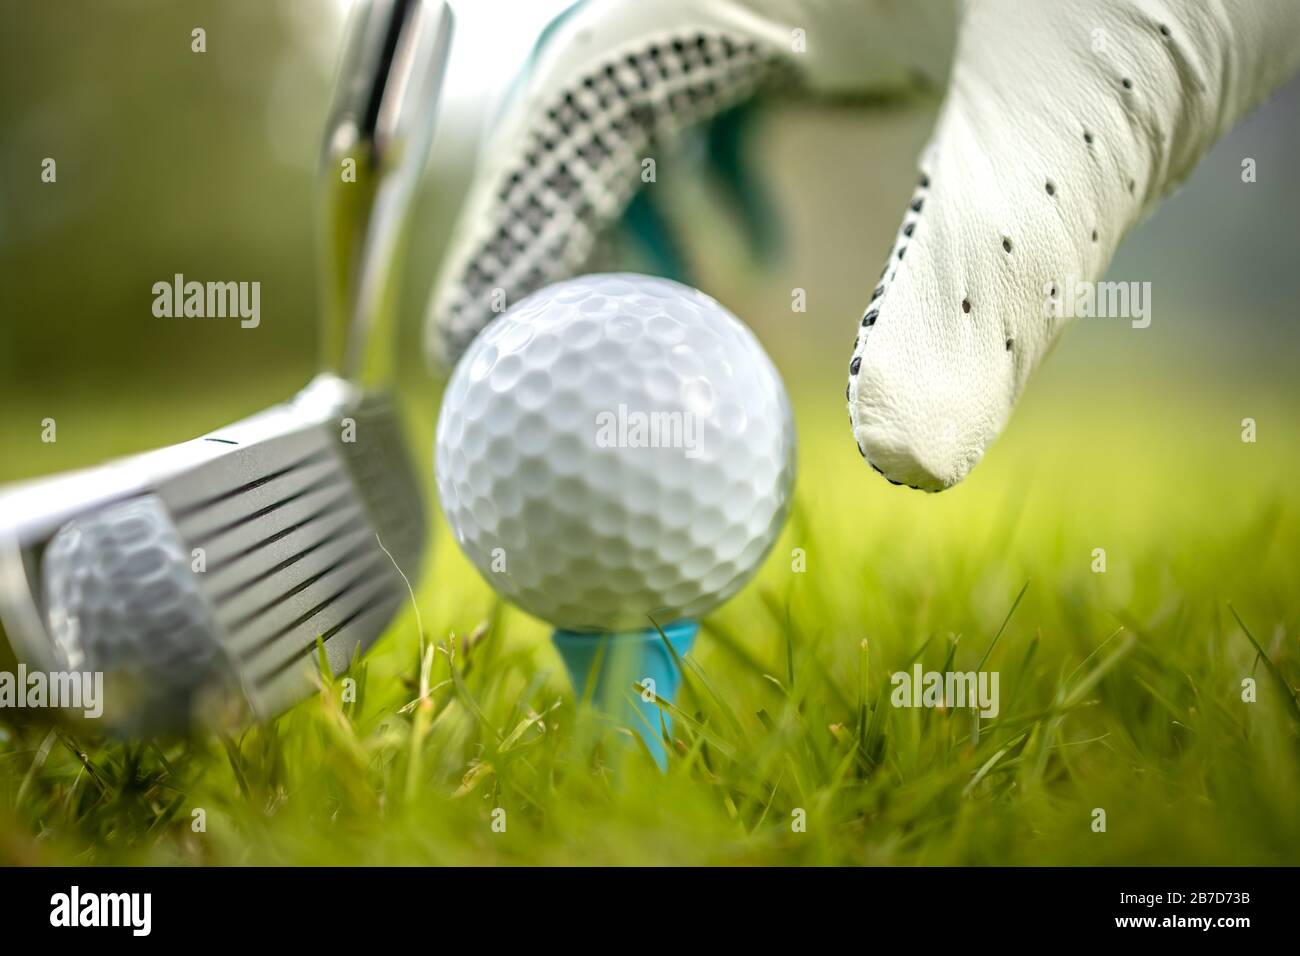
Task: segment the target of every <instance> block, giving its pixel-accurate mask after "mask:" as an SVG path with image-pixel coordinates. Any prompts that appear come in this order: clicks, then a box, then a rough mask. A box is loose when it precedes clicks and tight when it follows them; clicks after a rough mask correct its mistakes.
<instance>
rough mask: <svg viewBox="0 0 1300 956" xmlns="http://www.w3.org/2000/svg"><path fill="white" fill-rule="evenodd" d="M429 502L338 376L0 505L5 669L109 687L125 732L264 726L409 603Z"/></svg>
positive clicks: (368, 403) (373, 417)
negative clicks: (232, 719) (219, 724)
mask: <svg viewBox="0 0 1300 956" xmlns="http://www.w3.org/2000/svg"><path fill="white" fill-rule="evenodd" d="M424 527H425V522H424V507H423V501H422V496H421V494H420V487H419V482H418V479H417V478H416V476H415V472H414V470H413V469H412V466H411V462H410V461H409V459H407V458H406V455H405V446H404V443H403V441H402V435H401V430H400V423H399V421H398V419H397V416H396V414H395V411H394V409H393V408H392V406H391V404H389V403H388V402H387V401H386V400H384V399H383V398H382V397H379V396H377V395H375V394H373V393H363V392H360V391H359V390H357V389H356V388H355V387H354V386H352V385H350V384H349V383H347V382H344V381H342V380H340V379H337V378H334V377H332V376H327V375H323V376H321V377H319V378H317V379H316V380H315V381H313V382H312V383H311V385H309V386H308V387H307V388H306V389H304V390H303V392H301V393H300V394H299V395H298V396H296V397H295V398H294V399H293V400H292V401H290V402H288V403H286V404H285V405H282V406H277V407H275V408H271V409H268V410H267V411H265V412H262V413H259V414H258V415H255V416H253V417H251V418H248V419H245V420H244V421H241V422H238V423H236V424H233V425H230V426H228V427H226V428H223V429H220V430H218V431H215V432H213V433H211V434H209V435H205V436H204V437H202V438H198V439H195V440H193V441H189V442H184V443H182V444H180V445H175V446H172V447H170V448H166V449H162V450H160V451H156V452H149V453H146V454H143V455H139V456H136V457H133V458H128V459H124V460H121V461H118V462H113V463H109V464H106V465H102V466H99V467H97V468H92V469H87V470H85V471H80V472H74V473H71V474H67V475H63V476H59V477H56V478H49V479H43V480H38V481H33V482H29V483H26V484H22V485H17V486H14V487H13V488H11V489H10V490H8V491H6V492H4V493H3V495H0V620H2V621H3V623H4V627H5V630H6V633H7V634H8V636H9V639H10V641H11V644H12V646H13V648H14V650H15V651H16V653H17V654H18V655H19V657H20V658H21V659H22V660H23V661H24V662H26V663H27V665H28V666H29V667H31V668H40V669H42V670H45V671H49V672H65V671H82V672H100V673H103V674H104V675H105V679H106V681H107V686H106V693H105V697H106V701H105V704H106V712H105V717H106V718H107V720H108V723H109V725H110V726H112V727H113V728H114V729H115V730H118V731H120V732H126V733H142V732H155V731H170V730H179V729H182V728H184V727H187V726H191V725H193V724H195V723H196V722H206V721H208V720H210V719H213V718H214V717H216V716H217V715H216V714H215V713H213V711H216V710H222V711H225V710H229V709H231V708H232V706H233V707H237V708H238V709H239V710H244V709H245V706H244V705H246V709H247V710H251V712H252V714H253V715H255V716H257V717H267V716H271V715H274V714H275V713H277V712H279V711H280V710H282V709H284V708H285V707H287V706H288V705H289V704H291V703H293V702H294V701H295V700H297V699H298V698H300V697H302V696H303V695H304V694H306V693H309V692H310V691H311V690H312V689H313V688H314V687H315V686H317V677H318V675H319V672H320V669H321V664H322V661H321V657H320V656H318V655H317V648H318V647H319V648H320V649H321V651H322V653H323V660H324V663H325V665H326V666H327V667H328V669H329V670H330V671H331V672H333V673H335V674H338V673H340V672H342V671H343V670H344V669H345V668H347V667H348V665H349V664H350V663H351V662H352V660H353V659H354V656H355V655H356V654H358V653H359V652H361V651H364V650H365V649H366V648H368V647H369V646H370V645H371V644H372V643H373V642H374V641H375V639H376V638H377V637H378V636H379V635H380V634H381V633H382V632H383V631H384V629H385V628H386V627H387V626H388V624H389V623H390V622H391V621H392V619H393V617H394V615H395V614H396V613H397V611H398V610H399V609H400V607H401V605H402V603H403V602H404V601H406V600H408V590H407V587H408V586H407V583H406V580H405V579H404V575H405V576H414V574H415V573H416V570H417V568H418V565H419V562H420V557H421V553H422V551H423V546H424V535H425V531H424Z"/></svg>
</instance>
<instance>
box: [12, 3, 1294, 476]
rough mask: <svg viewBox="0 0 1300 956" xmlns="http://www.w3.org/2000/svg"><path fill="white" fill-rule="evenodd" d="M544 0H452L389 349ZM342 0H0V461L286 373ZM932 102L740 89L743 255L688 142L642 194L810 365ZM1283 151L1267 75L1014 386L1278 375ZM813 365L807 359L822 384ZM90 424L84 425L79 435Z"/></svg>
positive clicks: (833, 356) (1284, 373)
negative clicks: (183, 312)
mask: <svg viewBox="0 0 1300 956" xmlns="http://www.w3.org/2000/svg"><path fill="white" fill-rule="evenodd" d="M555 5H556V4H555V3H546V2H543V3H513V2H510V0H478V2H476V3H474V4H462V5H461V6H462V7H463V8H465V9H464V10H463V11H462V14H461V18H460V19H461V24H460V26H461V31H460V32H461V36H460V38H459V39H460V41H461V43H462V49H463V52H462V53H461V55H460V58H459V59H457V60H454V61H453V65H452V76H451V78H450V79H449V99H448V103H447V106H446V110H445V113H444V116H443V119H442V121H441V122H440V127H439V131H438V139H437V142H436V143H435V148H434V154H433V157H432V159H431V161H430V164H429V168H428V174H427V176H426V177H425V181H424V184H423V188H422V190H421V193H420V196H419V199H418V204H417V209H416V215H415V223H414V227H413V230H412V236H411V247H410V255H409V257H408V262H407V265H408V268H407V271H406V274H405V278H404V281H403V284H402V289H401V296H400V309H401V317H402V322H403V329H404V335H405V339H404V343H403V344H404V346H405V347H404V348H403V349H402V354H403V355H404V356H406V357H407V358H408V359H409V360H410V361H409V363H408V364H409V367H410V369H412V370H418V369H419V366H420V356H419V346H418V333H419V328H418V326H419V324H420V320H421V318H422V313H423V308H424V303H425V298H426V296H427V293H428V289H429V285H430V283H431V282H432V279H433V276H434V273H435V268H436V265H437V260H438V254H439V252H440V250H441V247H442V243H443V242H444V240H445V238H446V231H447V229H448V228H449V227H450V223H451V218H452V216H453V214H454V211H455V207H456V202H457V201H458V199H459V197H460V196H461V195H462V193H463V188H464V183H465V181H466V178H467V176H468V174H469V170H470V166H471V164H472V162H473V155H474V146H475V142H476V139H475V137H476V135H477V132H478V124H479V123H480V122H481V118H482V114H483V113H484V112H485V110H483V109H481V108H480V106H481V104H482V103H483V102H491V97H492V95H493V94H494V93H495V92H499V91H500V89H501V88H502V87H503V85H504V84H505V83H506V82H507V81H508V79H509V77H510V76H511V74H512V70H513V69H515V68H516V67H517V65H518V63H519V62H520V59H521V57H520V54H519V51H520V49H521V48H522V47H524V46H526V45H527V43H529V42H530V41H531V39H532V36H533V34H534V32H535V29H536V26H537V24H538V23H539V22H540V20H541V18H542V16H543V15H544V14H545V12H546V10H547V8H548V7H549V8H553V7H554V6H555ZM345 8H346V3H345V2H341V0H295V2H269V3H268V2H262V0H231V2H222V3H203V2H195V3H186V4H183V5H181V4H175V3H169V2H165V0H133V2H125V0H121V2H102V0H97V2H91V0H83V2H76V0H73V2H68V3H62V4H59V5H57V6H49V7H36V6H31V5H27V4H18V3H5V4H3V5H0V25H2V27H3V28H2V29H0V62H3V63H4V64H5V80H4V86H3V90H4V97H3V100H0V171H2V175H3V182H4V189H3V191H0V203H2V205H0V297H2V298H0V316H2V319H0V336H2V337H0V405H2V406H3V407H4V409H5V410H6V412H5V414H4V416H3V418H4V421H3V422H0V436H2V437H3V440H4V445H3V446H2V447H3V453H2V454H0V479H4V478H14V477H19V476H30V475H36V474H41V473H44V472H46V471H48V470H50V469H52V468H57V467H63V466H66V465H69V464H77V463H85V462H88V461H92V460H94V458H93V455H92V453H91V448H90V447H89V446H87V445H84V444H81V443H79V441H78V437H77V436H78V429H77V427H76V425H75V422H76V415H77V414H78V412H79V410H80V409H83V408H93V409H98V410H102V409H103V408H104V406H105V405H106V404H107V403H116V402H127V403H128V404H127V405H123V406H122V407H123V408H124V409H126V408H134V409H135V410H134V411H132V413H131V416H130V420H128V418H127V417H126V416H124V417H123V421H122V426H123V427H122V429H121V431H120V433H118V434H115V435H114V436H113V437H112V439H111V440H110V441H108V442H107V444H109V445H110V446H111V447H120V450H121V451H122V452H126V451H131V450H136V449H138V448H142V447H146V446H147V445H148V444H149V443H150V442H151V441H153V440H154V438H155V436H156V435H157V434H158V432H159V429H151V428H149V427H147V426H146V425H144V424H143V423H141V422H139V421H138V419H137V418H136V416H138V415H141V414H143V415H147V414H149V408H150V407H151V406H153V405H157V407H159V408H163V407H164V406H165V410H166V421H165V422H159V426H160V430H161V433H162V434H163V437H164V438H165V439H169V440H179V439H183V438H186V437H190V436H191V435H192V434H195V433H198V432H201V431H203V430H205V429H207V428H210V427H214V426H216V425H218V424H220V423H222V422H224V421H226V420H228V419H229V418H231V417H233V416H237V415H240V414H243V413H246V412H251V411H253V410H255V409H257V408H259V407H261V406H262V405H264V404H266V403H268V402H269V401H273V400H276V399H277V398H280V397H283V396H284V395H286V394H287V392H288V391H289V390H291V389H292V388H294V387H296V386H297V384H298V383H300V382H302V381H305V379H306V378H307V377H308V376H309V374H310V373H311V371H312V369H313V362H314V359H315V354H316V351H315V344H316V330H315V323H316V317H317V313H318V309H319V304H320V294H319V291H320V290H319V273H318V267H317V259H316V255H317V251H318V250H317V246H316V233H315V217H316V205H315V202H316V192H315V165H316V157H317V153H318V148H319V138H320V134H321V128H322V125H323V122H324V115H325V110H326V107H327V103H328V97H329V93H330V84H331V78H332V71H333V68H334V57H335V55H336V53H337V50H338V46H339V40H340V30H341V25H342V18H343V13H344V9H345ZM500 10H507V11H509V13H510V15H509V16H503V15H501V14H500V13H499V12H498V11H500ZM69 23H75V24H76V28H75V29H70V28H69ZM196 25H202V26H203V27H204V28H205V29H206V30H207V43H208V49H207V52H206V53H204V54H196V53H192V52H191V51H190V30H191V29H192V28H193V27H194V26H196ZM464 51H467V52H464ZM932 119H933V111H932V108H931V107H924V106H923V107H919V108H910V107H908V108H904V107H901V106H900V107H895V108H889V107H885V108H882V109H880V110H877V111H875V112H872V113H861V112H846V111H840V110H836V109H830V108H826V109H800V110H794V109H791V108H788V107H780V108H777V109H774V110H772V111H769V112H768V113H767V114H765V116H764V119H763V122H762V125H761V129H760V132H759V134H758V139H759V142H761V143H762V148H761V149H760V150H757V151H756V152H755V154H754V160H755V163H756V164H757V165H758V167H759V168H760V169H761V170H762V172H763V174H764V177H765V179H766V180H767V181H768V182H769V183H770V184H771V186H772V188H773V190H774V195H775V197H776V200H777V203H778V208H779V211H780V214H781V225H782V235H783V236H784V238H785V241H786V243H787V249H788V251H789V253H790V254H789V255H788V257H787V258H786V259H784V260H783V261H782V262H781V263H779V265H778V266H777V267H775V268H765V269H763V270H761V271H758V270H755V269H754V268H753V267H752V265H751V264H750V263H749V261H748V259H747V258H746V256H745V252H744V249H743V247H742V245H741V242H740V237H739V234H738V232H737V231H736V230H734V229H733V228H731V223H730V221H729V217H728V215H727V211H726V210H725V209H723V208H719V207H716V206H711V205H710V204H709V196H708V192H707V189H706V187H705V186H704V185H703V184H702V183H701V181H700V179H699V178H698V177H697V176H695V175H694V174H693V171H692V166H691V162H690V160H689V157H686V158H681V159H677V160H674V159H671V158H669V157H665V158H663V159H662V162H663V165H662V166H661V175H660V183H659V184H658V186H659V193H658V195H660V196H661V197H667V198H668V201H669V205H670V206H672V207H675V208H677V209H683V210H692V212H690V213H683V214H682V221H683V228H684V234H685V236H686V238H687V240H688V245H689V247H690V248H691V249H692V251H693V253H694V254H695V256H696V259H697V261H698V262H699V263H700V271H699V273H698V275H697V276H696V277H695V278H696V280H697V282H698V283H699V284H700V285H702V286H703V287H705V288H706V290H707V291H710V292H712V293H713V294H715V295H716V296H718V297H719V298H721V299H722V300H723V301H724V302H725V303H727V304H728V305H729V306H731V307H732V308H733V309H734V310H735V311H737V313H738V314H740V315H741V316H742V317H744V318H745V319H746V320H747V321H750V322H751V323H752V324H754V325H755V326H756V327H757V328H758V329H759V332H760V334H761V336H762V338H763V340H764V342H765V343H766V344H767V345H768V347H769V350H770V351H771V352H772V353H773V354H774V355H776V356H777V357H778V359H779V360H780V362H781V363H782V365H783V367H784V368H785V369H786V371H787V374H790V375H802V374H804V373H805V370H806V371H807V374H809V375H810V376H812V377H813V378H814V379H819V378H820V376H821V375H822V374H823V373H829V372H831V371H832V370H838V368H839V365H841V364H843V358H844V355H843V353H844V352H845V348H844V343H845V342H846V341H847V340H848V337H849V335H850V332H851V330H852V328H853V327H854V325H855V321H856V319H855V316H857V315H859V314H860V311H861V307H862V305H863V302H864V301H865V293H866V291H867V289H868V287H869V285H870V283H871V280H872V279H873V278H874V276H875V274H876V271H877V269H878V263H879V262H880V261H881V259H882V258H883V256H884V255H885V253H886V252H887V251H888V248H889V245H890V243H891V241H892V239H893V236H894V232H895V229H896V228H897V222H898V219H899V216H900V213H901V211H902V208H903V205H904V202H905V200H906V198H907V196H908V194H909V189H910V185H911V182H912V179H913V176H914V168H915V155H916V153H917V152H918V150H919V148H920V146H921V145H922V144H923V142H924V139H925V136H926V134H927V132H928V129H929V125H930V123H931V122H932ZM810 143H815V144H816V148H811V149H810V148H808V144H810ZM1297 152H1300V83H1294V82H1293V83H1292V84H1291V85H1290V86H1289V87H1288V88H1286V89H1284V90H1283V91H1281V93H1279V94H1278V96H1277V97H1276V98H1275V99H1274V100H1273V101H1272V102H1270V103H1269V104H1268V105H1266V106H1265V107H1264V108H1263V109H1262V110H1260V111H1259V112H1258V113H1256V114H1255V115H1254V116H1252V117H1250V118H1249V119H1247V120H1246V122H1245V123H1243V124H1242V125H1241V126H1240V127H1239V128H1238V129H1237V130H1235V131H1234V132H1233V133H1232V134H1231V135H1230V136H1229V137H1228V138H1227V139H1226V140H1224V141H1223V142H1222V143H1220V144H1219V146H1218V147H1217V148H1216V149H1215V150H1214V151H1213V152H1212V153H1211V155H1210V156H1209V157H1207V158H1206V160H1205V161H1204V162H1203V163H1202V164H1201V166H1200V167H1199V169H1198V170H1197V171H1196V173H1195V174H1194V176H1193V177H1192V179H1191V180H1190V182H1189V183H1188V184H1187V185H1186V186H1185V187H1184V188H1183V190H1182V191H1181V193H1180V194H1179V195H1178V196H1177V200H1176V201H1175V202H1173V203H1171V204H1168V205H1166V206H1165V207H1162V208H1161V209H1160V210H1159V211H1158V212H1157V214H1156V215H1155V217H1154V218H1153V219H1152V220H1151V221H1150V222H1148V223H1147V224H1145V225H1144V226H1142V227H1141V228H1140V229H1139V230H1138V232H1137V233H1136V234H1135V235H1134V236H1132V237H1131V238H1130V239H1129V240H1128V241H1127V242H1126V243H1125V244H1124V245H1123V247H1122V248H1121V250H1120V253H1119V255H1118V257H1117V258H1116V260H1115V262H1114V264H1113V266H1112V268H1111V270H1110V277H1111V278H1115V279H1125V280H1139V281H1150V282H1151V283H1152V285H1153V301H1154V316H1153V322H1152V325H1151V327H1150V328H1149V329H1146V330H1133V329H1130V328H1128V327H1127V326H1126V325H1125V323H1123V322H1107V321H1093V322H1082V323H1079V324H1078V325H1076V327H1075V328H1074V329H1073V330H1072V332H1071V333H1070V334H1069V336H1068V338H1067V341H1066V347H1065V348H1063V349H1061V350H1060V352H1059V354H1058V355H1056V356H1054V357H1053V359H1052V360H1051V361H1050V362H1049V363H1048V364H1047V366H1046V367H1045V369H1044V370H1043V371H1042V372H1041V373H1040V375H1039V376H1038V381H1037V382H1036V383H1035V389H1037V390H1043V389H1045V388H1049V387H1053V386H1055V385H1058V384H1059V385H1062V386H1063V387H1065V385H1064V383H1066V382H1075V381H1077V383H1078V384H1077V386H1075V385H1070V386H1068V388H1069V389H1071V390H1073V391H1074V392H1075V395H1076V397H1078V398H1081V399H1083V400H1084V406H1083V407H1086V400H1087V397H1088V396H1090V395H1094V394H1096V393H1098V392H1104V391H1109V390H1113V389H1114V388H1116V387H1117V386H1119V385H1121V384H1123V383H1126V384H1127V386H1129V387H1131V386H1132V385H1133V384H1134V379H1135V377H1137V378H1140V379H1141V380H1143V381H1146V382H1151V381H1154V380H1155V376H1156V375H1157V374H1158V375H1159V376H1161V378H1160V380H1161V381H1162V382H1163V381H1164V378H1165V377H1168V378H1169V383H1168V384H1169V385H1171V386H1182V385H1186V386H1188V387H1189V388H1192V389H1193V390H1197V389H1198V387H1199V386H1201V385H1203V383H1204V382H1205V381H1206V380H1207V379H1211V378H1212V379H1214V380H1219V381H1222V380H1227V379H1233V380H1240V384H1241V386H1242V387H1243V388H1244V389H1246V390H1245V391H1244V392H1241V393H1240V394H1241V395H1242V396H1243V399H1244V398H1245V396H1248V395H1253V394H1260V393H1261V392H1263V393H1270V394H1273V395H1275V396H1276V395H1278V394H1281V393H1283V392H1285V393H1286V394H1288V395H1290V394H1293V390H1292V389H1293V383H1294V382H1295V381H1296V379H1297V376H1296V375H1295V374H1294V355H1295V349H1296V345H1297V343H1300V322H1297V321H1296V311H1297V306H1296V303H1297V301H1300V295H1298V293H1300V270H1297V268H1296V236H1295V223H1296V222H1297V221H1300V192H1297V190H1296V189H1295V188H1294V183H1293V177H1292V175H1291V172H1292V171H1293V169H1294V157H1295V155H1296V154H1297ZM46 157H52V158H54V159H55V160H56V161H57V163H58V167H57V170H58V182H57V183H56V184H47V183H42V182H41V179H40V172H41V162H42V160H43V159H44V158H46ZM863 157H870V160H869V161H864V160H863ZM1243 157H1251V158H1254V159H1255V160H1256V162H1257V165H1258V181H1257V182H1256V183H1253V184H1244V183H1242V182H1241V178H1240V163H1241V160H1242V158H1243ZM177 272H180V273H183V274H185V275H186V276H187V277H190V278H195V279H199V280H200V281H205V280H209V279H220V280H254V279H256V280H259V281H260V282H261V283H262V315H263V318H262V324H261V326H260V327H259V328H257V329H241V328H240V327H239V325H238V323H236V322H232V321H221V320H182V319H160V318H155V317H154V316H153V315H152V313H151V305H152V298H153V297H152V292H151V287H152V285H153V283H154V282H156V281H159V280H165V279H169V278H170V277H171V276H172V275H173V274H175V273H177ZM795 286H798V287H801V288H805V289H807V290H809V303H810V304H809V311H808V312H807V313H806V314H794V313H791V312H790V311H789V307H788V304H789V296H790V289H791V288H793V287H795ZM836 378H837V374H828V379H829V381H827V383H826V386H825V387H826V388H832V386H833V385H834V380H835V379H836ZM1031 394H1032V393H1031ZM1248 411H1249V409H1247V408H1244V407H1243V410H1242V415H1244V414H1246V413H1247V412H1248ZM1135 414H1140V410H1137V409H1135ZM1224 414H1225V415H1228V416H1229V417H1231V416H1232V415H1236V410H1235V409H1234V410H1229V409H1224ZM46 415H52V416H54V417H55V418H56V419H57V420H59V421H60V422H61V423H63V424H66V425H67V426H68V427H67V428H66V429H64V431H63V434H62V435H61V436H60V442H59V445H58V446H57V447H51V446H44V447H42V446H41V445H40V444H39V442H38V441H37V439H38V438H39V430H38V429H39V424H38V423H39V420H40V419H41V418H43V417H45V416H46ZM32 416H35V420H34V421H33V418H32ZM1237 417H1238V418H1240V417H1241V416H1240V415H1237ZM96 427H98V428H105V427H113V426H111V425H109V424H104V423H102V422H101V423H99V424H97V426H96ZM1012 427H1015V423H1014V421H1013V425H1012ZM1266 433H1267V432H1266ZM101 437H102V436H101ZM845 441H846V442H848V434H847V431H846V432H845ZM104 444H105V442H103V441H96V442H94V446H95V447H94V453H95V454H97V453H98V452H99V449H100V448H101V447H102V446H103V445H104ZM864 477H865V476H864Z"/></svg>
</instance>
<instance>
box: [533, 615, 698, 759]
mask: <svg viewBox="0 0 1300 956" xmlns="http://www.w3.org/2000/svg"><path fill="white" fill-rule="evenodd" d="M699 629H700V626H699V624H697V623H696V622H695V621H677V622H676V623H674V624H670V625H668V626H667V627H665V628H664V629H663V636H661V635H660V633H659V630H658V629H657V628H653V627H649V628H646V629H645V630H640V631H621V632H619V633H616V634H609V633H590V632H589V633H582V632H579V631H565V630H556V631H555V633H554V634H552V635H551V640H553V641H554V642H555V646H556V648H557V649H558V650H559V652H560V656H562V657H563V658H564V666H565V669H566V670H568V672H569V679H570V680H571V681H572V682H573V689H574V692H575V693H577V695H578V697H579V698H580V699H582V698H586V699H590V700H591V702H592V704H593V705H594V706H595V707H597V708H598V709H599V710H600V711H601V712H602V713H604V714H605V715H607V716H608V717H610V718H611V719H613V720H616V721H618V722H619V723H621V724H626V725H628V726H630V727H631V728H632V729H633V730H635V731H636V732H637V733H638V734H640V735H641V739H642V740H644V741H645V743H646V746H647V747H648V748H649V749H650V753H651V754H652V755H653V756H654V758H655V762H656V763H658V764H659V766H660V768H661V769H662V768H666V767H667V766H668V756H667V754H666V753H665V752H664V743H663V739H662V737H661V729H660V715H661V713H662V715H663V722H664V723H663V726H665V727H667V728H668V729H669V730H671V729H672V719H671V717H670V716H669V715H668V713H667V712H664V711H661V710H660V708H659V706H658V705H656V704H655V703H654V701H653V699H649V700H647V699H646V698H647V697H649V696H650V694H649V692H650V691H653V694H654V696H655V697H658V698H659V699H660V700H666V701H669V702H674V703H675V702H676V699H677V692H678V690H679V689H680V687H681V683H682V673H681V669H680V668H679V667H678V666H677V661H676V660H675V659H674V657H673V654H672V652H670V651H669V650H668V648H667V647H666V646H665V645H664V637H665V636H666V637H667V638H668V643H669V644H671V645H672V649H673V651H676V652H677V657H678V658H681V657H685V656H686V654H687V652H689V651H690V649H691V645H692V644H694V643H695V635H696V633H697V632H698V631H699ZM648 682H652V683H648ZM638 688H641V690H638Z"/></svg>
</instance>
